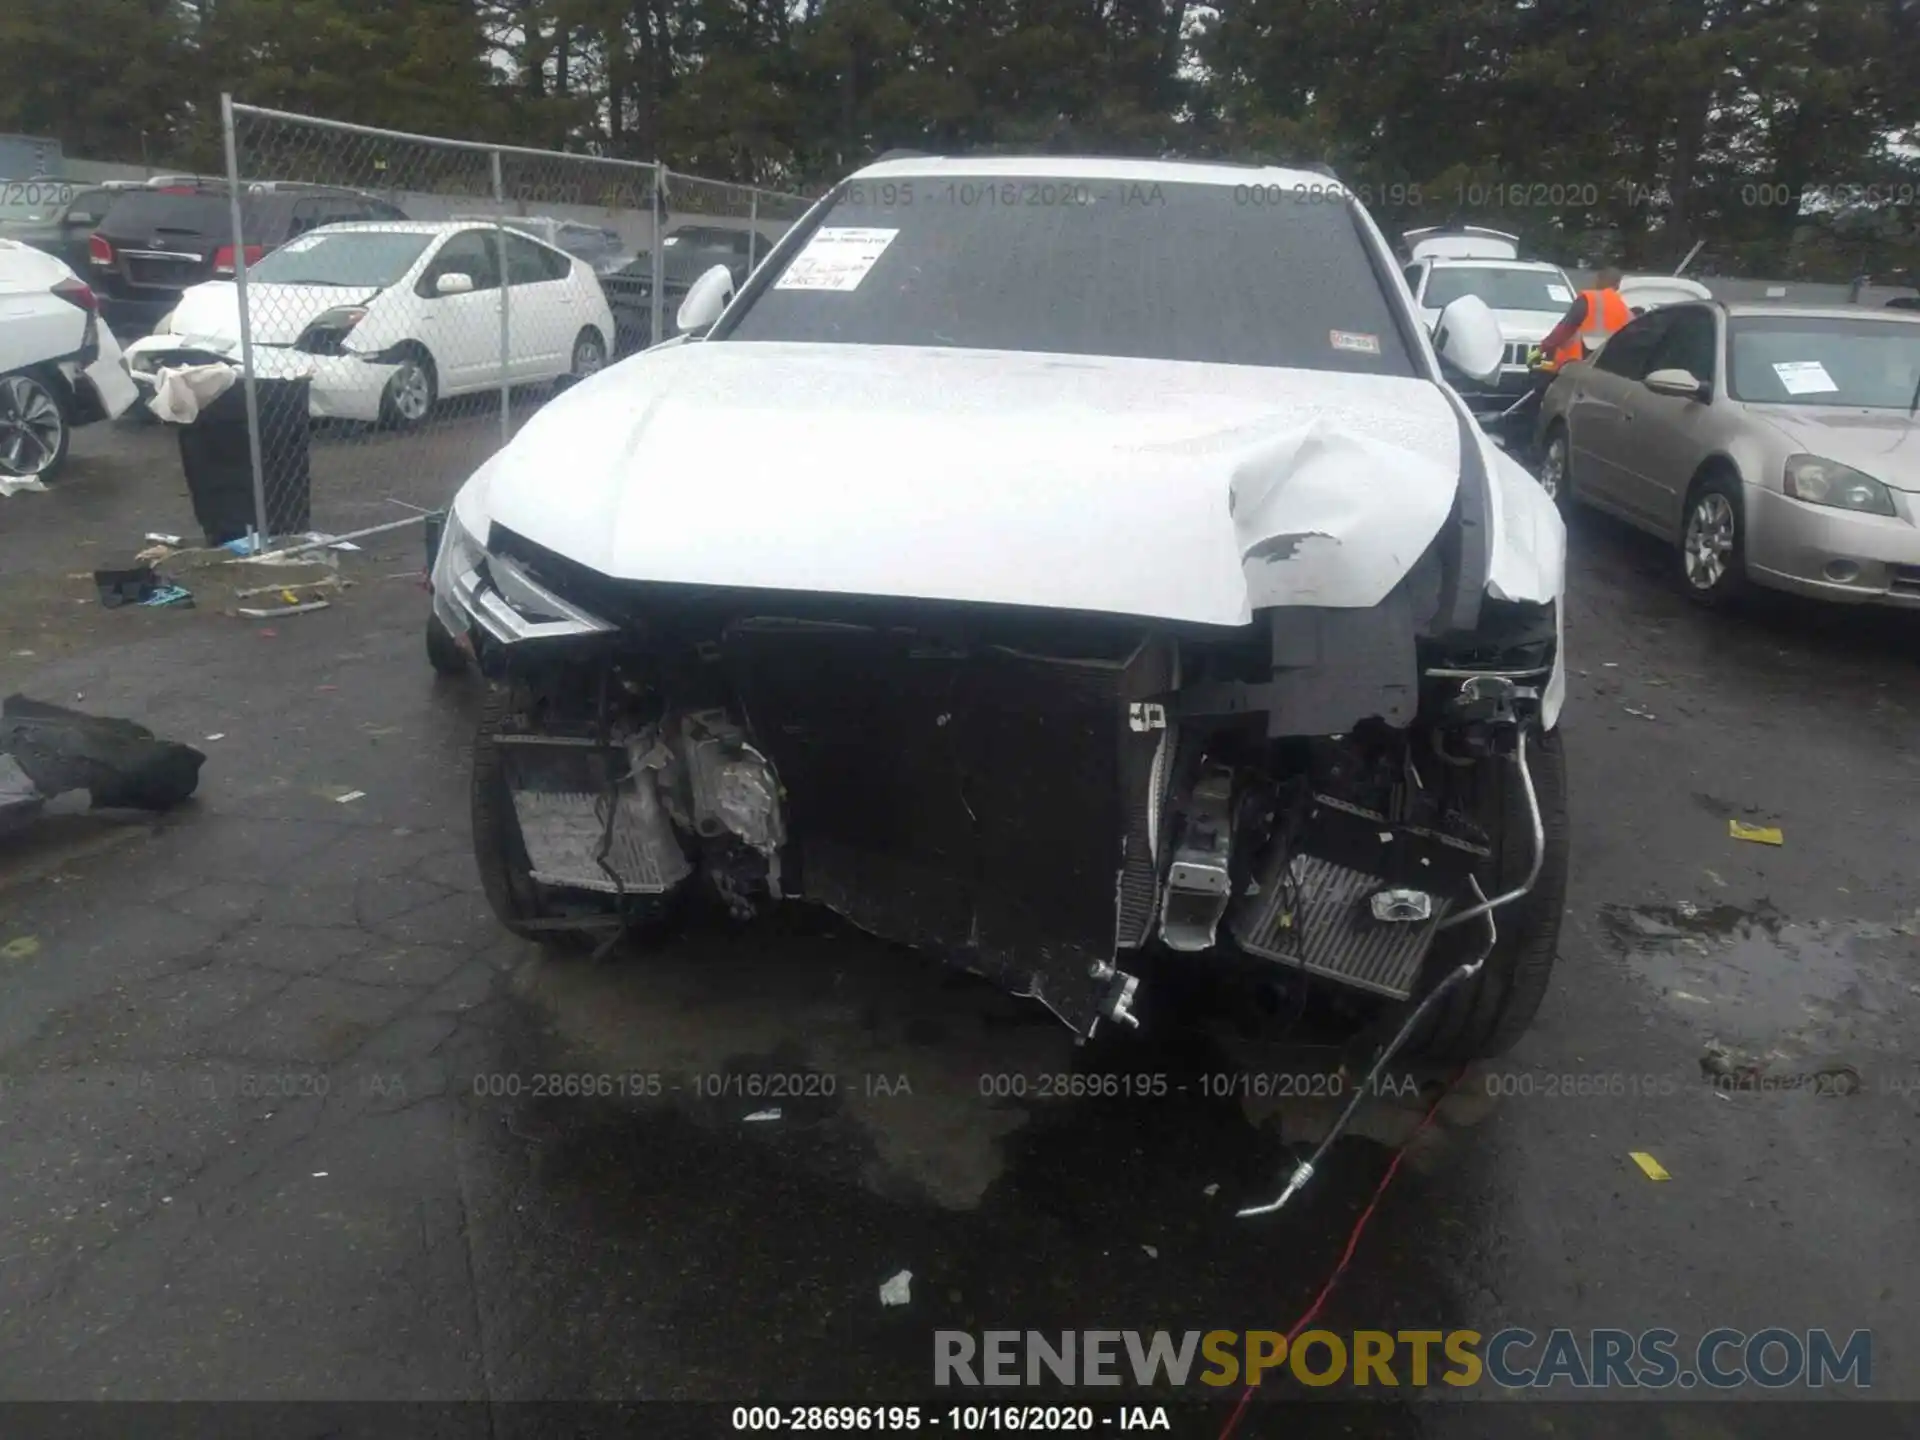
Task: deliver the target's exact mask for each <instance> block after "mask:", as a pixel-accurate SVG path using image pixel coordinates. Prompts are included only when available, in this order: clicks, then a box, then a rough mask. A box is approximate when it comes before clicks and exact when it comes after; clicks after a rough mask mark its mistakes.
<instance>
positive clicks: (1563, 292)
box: [1547, 285, 1573, 305]
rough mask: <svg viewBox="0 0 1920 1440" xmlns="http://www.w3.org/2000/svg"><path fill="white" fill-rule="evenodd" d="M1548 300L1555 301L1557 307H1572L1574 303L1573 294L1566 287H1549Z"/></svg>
mask: <svg viewBox="0 0 1920 1440" xmlns="http://www.w3.org/2000/svg"><path fill="white" fill-rule="evenodd" d="M1547 299H1549V300H1551V301H1553V303H1554V304H1556V305H1571V304H1572V303H1573V292H1572V291H1571V290H1569V289H1567V287H1566V286H1564V285H1549V286H1547Z"/></svg>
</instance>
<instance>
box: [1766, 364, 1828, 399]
mask: <svg viewBox="0 0 1920 1440" xmlns="http://www.w3.org/2000/svg"><path fill="white" fill-rule="evenodd" d="M1773 373H1774V374H1776V375H1778V376H1779V377H1780V383H1781V384H1782V385H1784V386H1785V387H1786V390H1787V393H1788V394H1789V395H1831V394H1832V393H1833V392H1834V391H1836V390H1838V389H1839V388H1840V387H1839V386H1838V385H1836V384H1834V383H1833V377H1832V376H1831V375H1829V374H1827V367H1826V366H1824V365H1822V364H1821V363H1820V362H1819V361H1818V360H1782V361H1780V362H1779V363H1777V364H1776V365H1775V366H1774V367H1773Z"/></svg>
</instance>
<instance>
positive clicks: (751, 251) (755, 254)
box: [747, 190, 760, 275]
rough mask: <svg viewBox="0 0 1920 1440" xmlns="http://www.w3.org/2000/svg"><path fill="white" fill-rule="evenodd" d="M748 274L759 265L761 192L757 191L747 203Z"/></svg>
mask: <svg viewBox="0 0 1920 1440" xmlns="http://www.w3.org/2000/svg"><path fill="white" fill-rule="evenodd" d="M747 225H748V227H749V228H748V230H747V274H749V275H751V274H752V273H753V267H754V266H755V265H756V264H757V263H759V258H760V257H759V250H760V192H759V191H758V190H755V191H753V192H752V197H751V198H750V199H749V200H748V201H747Z"/></svg>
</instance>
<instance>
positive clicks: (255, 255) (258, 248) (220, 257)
mask: <svg viewBox="0 0 1920 1440" xmlns="http://www.w3.org/2000/svg"><path fill="white" fill-rule="evenodd" d="M233 250H234V247H233V246H231V245H222V246H221V247H220V248H219V249H218V250H216V251H214V252H213V273H214V274H215V275H232V274H233V273H234V255H233ZM266 253H267V248H266V246H264V245H249V246H247V247H246V261H247V264H249V265H257V264H259V263H260V257H261V256H262V255H264V254H266Z"/></svg>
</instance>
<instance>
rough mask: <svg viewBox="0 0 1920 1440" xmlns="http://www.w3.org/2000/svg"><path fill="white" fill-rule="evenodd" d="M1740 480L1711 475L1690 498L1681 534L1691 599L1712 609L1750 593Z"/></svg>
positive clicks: (1683, 581)
mask: <svg viewBox="0 0 1920 1440" xmlns="http://www.w3.org/2000/svg"><path fill="white" fill-rule="evenodd" d="M1741 502H1742V497H1741V494H1740V482H1739V481H1738V480H1736V479H1735V478H1734V477H1733V476H1731V475H1728V474H1725V473H1713V474H1709V475H1707V476H1706V477H1705V478H1703V479H1702V480H1701V481H1700V482H1699V483H1698V484H1696V485H1695V486H1694V488H1693V490H1692V492H1691V493H1690V494H1689V495H1688V496H1687V518H1686V523H1685V525H1684V526H1682V528H1681V532H1680V584H1681V587H1682V588H1683V589H1684V590H1685V591H1686V592H1687V598H1688V599H1690V600H1692V601H1694V602H1695V603H1697V604H1700V605H1705V606H1707V607H1709V608H1717V607H1719V606H1722V605H1726V604H1729V603H1731V602H1733V601H1735V600H1738V599H1740V598H1741V596H1743V595H1744V594H1745V593H1746V590H1747V521H1746V511H1745V508H1744V506H1743V505H1742V503H1741Z"/></svg>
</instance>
